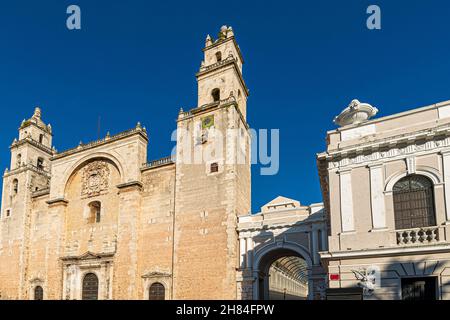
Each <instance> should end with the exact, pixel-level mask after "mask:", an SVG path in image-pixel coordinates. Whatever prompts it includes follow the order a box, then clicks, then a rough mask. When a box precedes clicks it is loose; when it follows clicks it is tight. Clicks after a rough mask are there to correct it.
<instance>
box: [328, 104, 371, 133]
mask: <svg viewBox="0 0 450 320" xmlns="http://www.w3.org/2000/svg"><path fill="white" fill-rule="evenodd" d="M377 113H378V109H377V108H375V107H372V106H371V105H370V104H368V103H361V102H359V101H358V100H356V99H355V100H353V101H352V102H351V103H350V104H349V106H348V107H347V108H345V109H344V110H343V111H342V112H341V114H340V115H338V116H337V117H336V118H334V123H335V124H337V125H338V126H346V125H349V124H358V123H362V122H365V121H367V120H369V119H370V118H371V117H373V116H375V115H376V114H377Z"/></svg>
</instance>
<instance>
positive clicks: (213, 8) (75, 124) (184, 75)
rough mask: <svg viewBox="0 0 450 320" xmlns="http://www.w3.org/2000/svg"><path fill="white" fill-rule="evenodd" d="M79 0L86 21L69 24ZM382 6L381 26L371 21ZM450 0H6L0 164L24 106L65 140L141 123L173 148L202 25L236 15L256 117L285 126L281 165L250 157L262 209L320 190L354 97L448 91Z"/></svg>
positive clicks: (57, 140)
mask: <svg viewBox="0 0 450 320" xmlns="http://www.w3.org/2000/svg"><path fill="white" fill-rule="evenodd" d="M71 4H76V5H79V6H80V7H81V11H82V30H79V31H69V30H68V29H67V28H66V17H67V14H66V8H67V6H69V5H71ZM371 4H377V5H379V6H380V7H381V13H382V29H381V30H377V31H371V30H368V29H367V28H366V19H367V17H368V15H367V14H366V8H367V7H368V6H369V5H371ZM449 19H450V3H449V2H448V1H446V0H440V1H438V0H430V1H412V0H409V1H403V0H395V1H357V0H345V1H344V0H342V1H323V0H315V1H292V2H284V1H267V2H265V1H254V2H247V1H245V2H244V1H231V0H230V1H224V2H217V1H162V2H150V1H135V0H129V1H114V0H108V1H103V0H101V1H99V0H96V1H88V0H78V1H76V0H73V1H62V0H54V1H20V0H15V1H1V3H0V39H1V42H0V43H1V45H0V110H1V116H2V120H3V121H2V126H1V129H0V130H1V131H0V150H1V151H0V167H1V168H6V167H7V166H9V149H8V147H9V145H10V143H11V142H12V140H13V139H14V138H15V137H16V136H17V128H18V126H19V124H20V122H21V120H22V119H24V118H28V117H30V116H31V114H32V112H33V108H34V106H36V105H39V106H41V107H42V109H43V117H44V120H45V121H47V122H50V123H51V124H52V126H53V129H54V144H55V146H56V148H57V149H58V150H60V151H61V150H64V149H66V148H70V147H74V146H76V145H77V144H78V142H79V141H80V140H82V141H83V142H88V141H91V140H95V139H96V138H97V120H98V117H99V116H100V117H101V123H102V126H101V135H102V136H103V135H105V134H106V132H107V131H111V133H112V134H114V133H117V132H120V131H123V130H126V129H129V128H131V127H134V126H135V124H136V122H137V121H141V122H142V123H143V124H144V125H145V126H146V127H147V129H148V131H149V134H150V143H149V150H148V154H149V159H156V158H160V157H163V156H166V155H169V154H170V152H171V150H172V148H173V146H174V145H173V142H171V141H170V135H171V132H172V130H173V129H175V119H176V116H177V114H178V110H179V108H180V107H183V108H184V109H185V110H186V109H189V108H192V107H194V106H195V105H196V94H197V92H196V81H195V76H194V74H195V72H197V71H198V68H199V66H200V61H201V60H202V52H201V48H202V47H203V45H204V39H205V36H206V34H208V33H210V34H211V35H214V36H215V35H216V34H217V33H218V31H219V28H220V26H221V25H223V24H227V25H231V26H233V29H234V31H235V34H236V38H237V41H238V43H239V45H240V47H241V49H242V52H243V55H244V59H245V62H246V63H245V65H244V78H245V80H246V82H247V85H248V87H249V89H250V98H249V101H248V121H249V124H250V126H251V127H252V128H255V129H259V128H269V129H270V128H279V129H280V140H281V141H280V171H279V173H278V174H277V175H275V176H260V175H259V168H258V167H257V166H255V167H254V168H253V177H252V180H253V181H252V182H253V184H252V205H253V211H257V210H258V209H259V207H260V206H261V205H262V204H264V203H266V202H268V201H269V200H271V199H272V198H274V197H275V196H277V195H284V196H287V197H291V198H295V199H298V200H300V201H301V202H302V203H303V204H309V203H312V202H320V201H321V194H320V187H319V180H318V174H317V168H316V162H315V154H316V153H317V152H321V151H323V150H324V149H325V136H326V131H327V130H330V129H333V128H335V126H334V125H333V123H332V120H333V117H334V116H335V115H337V114H338V113H339V112H340V111H341V110H342V109H343V108H344V107H346V106H347V105H348V103H349V102H350V101H351V100H352V99H354V98H358V99H359V100H361V101H363V102H368V103H371V104H372V105H374V106H376V107H377V108H378V109H379V110H380V113H379V116H383V115H389V114H392V113H395V112H400V111H404V110H407V109H411V108H415V107H419V106H423V105H428V104H432V103H435V102H439V101H443V100H448V99H450V86H449V84H450V41H449V40H450V39H449V38H450V26H449V24H448V21H449Z"/></svg>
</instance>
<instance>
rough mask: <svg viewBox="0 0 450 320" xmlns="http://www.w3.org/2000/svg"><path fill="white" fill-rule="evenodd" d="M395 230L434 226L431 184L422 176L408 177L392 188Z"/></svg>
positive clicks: (434, 217)
mask: <svg viewBox="0 0 450 320" xmlns="http://www.w3.org/2000/svg"><path fill="white" fill-rule="evenodd" d="M393 196H394V215H395V228H396V229H397V230H401V229H413V228H422V227H430V226H435V225H436V216H435V212H434V193H433V183H432V181H431V180H430V179H428V178H427V177H425V176H422V175H410V176H406V177H405V178H403V179H401V180H399V181H398V182H397V183H396V184H395V185H394V187H393Z"/></svg>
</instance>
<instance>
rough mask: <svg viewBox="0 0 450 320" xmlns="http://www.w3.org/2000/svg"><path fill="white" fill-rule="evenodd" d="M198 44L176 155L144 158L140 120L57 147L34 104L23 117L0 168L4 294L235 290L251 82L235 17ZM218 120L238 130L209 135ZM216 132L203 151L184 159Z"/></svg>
mask: <svg viewBox="0 0 450 320" xmlns="http://www.w3.org/2000/svg"><path fill="white" fill-rule="evenodd" d="M203 51H204V60H203V62H202V64H201V67H200V70H199V72H198V73H197V74H196V77H197V82H198V105H197V107H195V108H192V109H191V110H189V111H182V110H180V112H179V115H178V118H177V132H178V137H177V148H176V153H177V154H176V155H172V156H170V157H167V158H164V159H160V160H156V161H152V162H150V163H147V144H148V136H147V132H146V129H145V128H143V127H142V126H141V125H140V124H138V125H137V126H136V127H135V128H133V129H131V130H129V131H126V132H122V133H119V134H117V135H109V134H108V135H107V136H106V137H104V138H103V139H101V140H98V141H94V142H91V143H88V144H81V143H80V145H79V146H77V147H76V148H73V149H70V150H67V151H64V152H57V151H56V150H55V149H54V148H53V147H52V139H53V134H52V128H51V126H50V125H47V124H46V123H44V121H43V118H42V115H41V110H40V109H39V108H36V110H35V112H34V114H33V116H32V117H31V118H30V119H28V120H24V121H23V123H22V124H21V126H20V129H19V136H18V139H16V140H15V141H14V142H13V143H12V145H11V148H10V149H11V165H10V169H7V170H6V171H5V173H4V178H3V196H2V209H1V219H0V261H1V263H0V294H1V297H2V298H3V299H149V298H153V299H238V298H240V293H239V292H238V290H237V280H236V276H237V273H236V269H237V268H238V264H239V253H238V250H239V241H238V235H237V231H236V226H237V216H238V215H239V214H248V213H249V212H250V138H249V134H248V129H249V127H248V124H247V118H246V114H247V112H246V104H247V96H248V89H247V87H246V85H245V82H244V79H243V77H242V65H243V59H242V55H241V52H240V49H239V47H238V45H237V43H236V40H235V38H234V35H233V30H232V28H228V27H222V29H221V30H220V33H219V37H218V39H216V40H215V41H213V39H212V38H211V37H209V36H208V38H207V39H206V45H205V48H204V49H203ZM227 131H233V132H238V136H239V139H238V138H236V137H233V136H232V135H220V134H218V133H219V132H227ZM215 132H216V133H215ZM218 139H222V143H221V144H220V145H221V149H220V150H215V151H213V152H212V154H210V156H209V157H208V158H207V159H200V161H196V159H194V160H192V159H191V160H192V161H188V160H189V159H188V160H186V159H187V158H189V157H190V155H193V154H197V153H196V152H197V151H198V150H206V149H208V146H210V145H212V144H214V143H216V142H217V140H218ZM238 140H239V141H238ZM238 143H239V145H238V146H239V148H236V146H237V144H238ZM234 150H239V155H240V158H241V159H240V160H239V161H233V157H235V156H236V155H235V152H234ZM175 159H180V160H175ZM181 159H183V161H182V160H181Z"/></svg>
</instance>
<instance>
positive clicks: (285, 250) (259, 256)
mask: <svg viewBox="0 0 450 320" xmlns="http://www.w3.org/2000/svg"><path fill="white" fill-rule="evenodd" d="M286 256H296V257H299V258H302V259H304V260H305V262H306V266H307V270H308V277H310V276H311V274H310V270H311V269H312V266H313V260H312V258H311V255H310V253H309V251H308V250H307V249H306V248H305V247H303V246H302V245H300V244H298V243H294V242H284V241H283V242H282V241H275V242H271V243H269V244H267V245H265V246H264V247H262V248H260V249H259V250H257V251H256V252H255V255H254V268H253V272H254V276H255V278H256V279H257V280H256V281H255V282H254V283H253V299H254V300H257V299H259V298H260V295H261V292H260V291H261V290H266V288H264V289H261V283H260V282H261V280H260V274H261V273H262V274H267V273H268V270H269V268H270V266H271V265H272V263H273V262H275V261H276V260H277V259H279V258H281V257H286ZM265 286H266V287H267V283H266V284H265ZM267 289H268V288H267ZM264 295H265V293H264ZM312 298H313V282H312V281H310V280H309V279H308V299H312Z"/></svg>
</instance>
